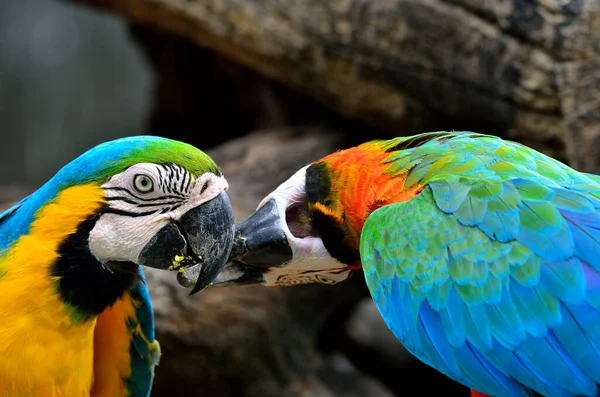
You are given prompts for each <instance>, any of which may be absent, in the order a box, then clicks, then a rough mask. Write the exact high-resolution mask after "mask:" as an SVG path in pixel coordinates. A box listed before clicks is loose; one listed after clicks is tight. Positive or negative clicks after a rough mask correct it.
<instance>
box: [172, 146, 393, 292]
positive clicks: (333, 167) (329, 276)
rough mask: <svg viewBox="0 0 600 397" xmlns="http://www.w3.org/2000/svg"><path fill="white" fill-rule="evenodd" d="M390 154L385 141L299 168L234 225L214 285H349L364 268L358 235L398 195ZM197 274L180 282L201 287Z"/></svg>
mask: <svg viewBox="0 0 600 397" xmlns="http://www.w3.org/2000/svg"><path fill="white" fill-rule="evenodd" d="M389 149H390V144H389V143H386V142H370V143H366V144H363V145H360V146H357V147H354V148H350V149H346V150H341V151H338V152H335V153H332V154H330V155H328V156H326V157H324V158H322V159H320V160H318V161H316V162H314V163H312V164H310V165H308V166H306V167H304V168H302V169H300V170H299V171H297V172H296V173H295V174H294V175H293V176H292V177H291V178H289V179H288V180H287V181H285V182H284V183H282V184H281V185H280V186H279V187H278V188H277V189H275V190H274V191H273V192H272V193H270V194H269V195H268V196H267V197H265V198H264V199H263V200H262V202H261V203H260V204H259V206H258V209H257V210H256V212H255V213H254V214H252V215H251V216H250V217H248V218H247V219H246V220H244V221H243V222H241V223H240V224H238V225H237V226H236V236H235V242H234V246H233V249H232V252H231V256H230V261H229V263H228V264H227V265H226V266H225V267H224V269H223V271H222V272H221V273H220V274H219V275H218V276H217V277H216V279H215V280H214V283H213V284H212V285H214V286H220V285H237V284H251V283H261V284H263V285H266V286H273V287H278V286H287V285H293V284H306V283H321V284H336V283H338V282H340V281H343V280H346V279H347V278H348V277H349V276H350V274H351V273H352V270H355V269H359V268H360V267H361V262H360V253H359V245H360V235H361V231H362V228H363V225H364V223H365V221H366V219H367V217H368V216H369V215H370V214H371V213H372V212H373V211H374V210H376V209H377V208H379V207H381V206H383V205H386V204H388V203H391V202H394V201H397V200H398V196H399V195H400V194H401V193H400V192H401V190H402V189H401V188H402V186H403V183H404V179H403V178H397V177H392V176H391V175H390V174H389V172H388V168H389V164H386V159H388V158H389V157H390V155H391V153H390V150H389ZM201 269H202V266H195V267H190V268H188V269H187V270H186V271H185V272H182V274H179V275H178V277H179V282H180V284H182V285H183V286H186V287H192V286H194V285H196V286H195V287H194V291H193V292H195V291H197V290H199V288H198V286H197V284H196V279H197V277H198V274H199V272H200V270H201Z"/></svg>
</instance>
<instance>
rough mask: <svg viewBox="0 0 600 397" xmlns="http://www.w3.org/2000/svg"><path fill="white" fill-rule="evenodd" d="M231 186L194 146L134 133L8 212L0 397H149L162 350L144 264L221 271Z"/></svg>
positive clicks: (1, 244) (1, 235)
mask: <svg viewBox="0 0 600 397" xmlns="http://www.w3.org/2000/svg"><path fill="white" fill-rule="evenodd" d="M227 188H228V185H227V182H226V180H225V179H224V178H223V176H222V174H221V173H220V171H219V169H218V168H217V166H216V165H215V163H214V162H213V161H212V160H211V159H210V157H208V156H207V155H206V154H204V153H203V152H201V151H200V150H198V149H196V148H194V147H193V146H190V145H187V144H184V143H181V142H177V141H173V140H169V139H164V138H159V137H150V136H138V137H129V138H123V139H119V140H115V141H111V142H108V143H104V144H101V145H99V146H97V147H95V148H93V149H91V150H89V151H88V152H86V153H84V154H83V155H81V156H80V157H79V158H77V159H75V160H74V161H72V162H71V163H69V164H68V165H66V166H65V167H64V168H62V169H61V170H60V171H59V172H58V173H57V174H56V175H55V176H54V177H53V178H52V179H50V180H49V181H48V182H47V183H46V184H44V185H43V186H42V187H41V188H40V189H39V190H37V191H36V192H34V193H33V194H32V195H30V196H29V197H27V198H25V199H23V200H22V201H21V202H19V203H18V204H17V205H15V206H14V207H12V208H10V209H9V210H7V211H5V212H4V213H3V214H2V215H0V291H1V293H0V396H10V397H15V396H50V397H52V396H56V397H58V396H66V397H83V396H94V397H100V396H106V397H119V396H131V397H134V396H135V397H138V396H148V395H149V393H150V389H151V386H152V379H153V376H154V366H155V365H156V364H157V362H158V358H159V356H160V348H159V344H158V342H157V341H156V340H155V339H154V323H153V321H154V320H153V312H152V304H151V301H150V296H149V294H148V289H147V287H146V284H145V279H144V274H143V272H142V270H141V268H140V265H145V266H150V267H155V268H161V269H171V270H173V269H184V268H185V267H186V266H189V265H190V264H193V263H207V264H212V265H213V266H215V267H216V268H219V267H220V266H222V265H223V264H224V263H225V261H226V259H227V256H228V254H229V250H230V248H231V243H232V239H233V212H232V209H231V205H230V204H229V200H228V198H227V195H226V193H225V190H226V189H227ZM215 274H216V273H213V274H210V273H207V274H204V276H203V277H206V279H207V280H211V279H212V278H213V277H214V275H215Z"/></svg>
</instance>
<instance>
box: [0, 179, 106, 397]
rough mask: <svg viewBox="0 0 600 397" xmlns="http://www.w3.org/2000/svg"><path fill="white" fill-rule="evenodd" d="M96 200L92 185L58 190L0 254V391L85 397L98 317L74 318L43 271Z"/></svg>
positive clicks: (91, 372)
mask: <svg viewBox="0 0 600 397" xmlns="http://www.w3.org/2000/svg"><path fill="white" fill-rule="evenodd" d="M102 203H103V194H102V190H101V189H100V188H99V187H97V186H96V185H83V186H77V187H72V188H69V189H66V190H64V191H62V192H61V193H60V194H59V195H58V197H57V198H56V199H55V200H53V201H52V202H51V203H49V204H47V205H46V206H44V207H43V208H41V209H40V210H39V211H38V213H37V214H36V216H35V220H34V222H33V223H32V225H31V228H30V230H29V234H27V235H24V236H22V237H20V238H19V239H18V240H17V242H16V243H15V244H14V245H13V246H12V247H11V248H10V249H9V250H8V251H7V252H6V253H5V254H4V255H3V256H2V257H0V397H4V396H11V397H18V396H48V397H54V396H56V397H58V396H69V397H79V396H90V393H91V390H92V386H93V381H94V331H95V327H96V322H97V321H96V320H90V321H86V322H83V323H80V324H75V323H73V321H72V319H71V316H70V314H69V312H68V311H67V308H66V306H65V304H64V303H63V302H62V301H61V300H60V297H59V295H58V292H57V290H56V280H55V279H53V278H52V277H51V274H50V270H51V265H52V263H54V261H55V260H56V259H57V257H58V254H57V250H58V248H59V246H60V243H61V242H62V241H63V240H64V239H65V237H66V236H68V235H69V234H72V233H74V232H75V231H76V230H77V226H78V225H79V224H80V223H81V222H82V221H84V220H85V219H86V218H87V217H88V216H89V215H90V214H92V213H93V212H94V211H95V210H97V209H98V208H99V206H100V205H102Z"/></svg>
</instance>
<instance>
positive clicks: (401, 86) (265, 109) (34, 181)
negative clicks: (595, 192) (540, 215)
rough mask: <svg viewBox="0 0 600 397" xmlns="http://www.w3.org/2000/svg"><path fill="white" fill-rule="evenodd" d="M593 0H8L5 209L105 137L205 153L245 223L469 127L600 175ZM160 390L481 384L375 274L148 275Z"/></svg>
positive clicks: (225, 394) (404, 391)
mask: <svg viewBox="0 0 600 397" xmlns="http://www.w3.org/2000/svg"><path fill="white" fill-rule="evenodd" d="M599 10H600V5H599V2H598V1H596V0H583V1H581V0H577V1H575V0H573V1H569V0H565V1H561V2H548V1H543V0H532V1H530V2H523V1H517V0H515V1H504V0H491V1H486V2H480V3H477V2H473V1H470V0H453V1H443V0H432V1H428V2H422V3H421V2H414V1H408V0H391V1H371V2H364V1H361V0H305V1H298V2H284V1H276V0H246V1H245V2H238V1H234V0H187V1H184V0H161V1H147V0H79V1H67V0H4V1H2V2H0V131H1V134H2V135H1V137H2V145H0V205H2V206H8V205H10V204H11V203H12V202H14V201H15V200H17V199H19V198H20V197H22V196H24V195H25V194H27V193H29V192H30V191H31V190H32V189H35V188H36V187H38V186H39V185H40V184H41V183H43V182H44V181H45V180H47V179H48V178H49V177H50V176H52V175H53V174H54V173H55V172H56V171H57V170H58V169H59V168H60V167H61V166H62V165H64V164H65V163H67V162H68V161H70V160H71V159H73V158H74V157H76V156H77V155H79V154H80V153H82V152H83V151H84V150H86V149H89V148H90V147H92V146H94V145H96V144H98V143H100V142H103V141H106V140H109V139H114V138H117V137H121V136H127V135H138V134H155V135H162V136H167V137H171V138H175V139H180V140H184V141H187V142H189V143H192V144H194V145H196V146H197V147H199V148H201V149H203V150H206V151H207V152H208V153H209V154H210V155H211V156H212V157H213V158H214V159H215V160H216V161H217V163H218V164H219V165H220V166H221V167H222V169H223V171H224V172H225V174H226V176H227V178H228V180H229V181H230V185H231V199H232V203H233V206H234V211H235V214H236V217H237V220H238V221H239V220H241V219H243V218H244V217H245V216H247V215H248V214H250V213H251V212H252V211H253V210H254V209H255V207H256V205H257V204H258V202H259V201H260V200H261V199H262V197H264V196H265V195H266V194H267V193H268V192H270V191H271V190H272V189H273V188H274V187H276V186H277V185H278V184H279V183H280V182H282V181H283V180H285V179H287V177H288V176H290V175H291V174H292V173H293V172H294V171H295V170H297V169H298V168H300V167H302V166H303V165H305V164H307V163H308V162H310V161H312V160H315V159H318V158H320V157H322V156H324V155H326V154H328V153H330V152H332V151H335V150H337V149H340V148H344V147H349V146H352V145H355V144H357V143H359V142H363V141H366V140H369V139H374V138H382V137H392V136H400V135H409V134H414V133H419V132H424V131H432V130H442V129H446V130H450V129H454V130H463V129H466V130H473V131H478V132H483V133H491V134H496V135H500V136H503V137H506V138H510V139H513V140H517V141H520V142H523V143H525V144H528V145H530V146H533V147H535V148H536V149H539V150H541V151H543V152H545V153H548V154H549V155H551V156H553V157H555V158H557V159H559V160H561V161H564V162H567V163H569V164H570V165H572V166H574V167H576V168H578V169H580V170H585V171H589V172H598V171H599V164H600V163H599V161H598V150H599V148H600V140H599V138H598V137H599V136H600V95H598V93H599V92H600V91H599V90H600V72H598V71H599V70H600V46H599V45H598V43H600V31H598V29H597V26H600V21H599V19H600V11H599ZM149 283H150V289H151V294H152V298H153V301H154V305H155V315H156V327H157V334H158V339H159V340H160V342H161V344H162V346H163V354H164V356H163V359H162V361H161V365H160V367H159V368H158V370H157V378H156V382H155V388H154V391H153V396H179V395H181V396H184V395H186V396H189V395H199V396H204V395H206V396H219V397H221V396H222V397H229V396H248V397H259V396H261V397H262V396H267V397H269V396H273V397H275V396H307V397H308V396H314V397H321V396H323V397H329V396H356V397H363V396H368V397H371V396H372V397H376V396H377V397H380V396H383V397H385V396H401V395H413V394H416V393H417V392H416V391H415V390H419V391H418V393H419V394H421V393H426V394H428V395H435V394H438V393H442V395H444V396H467V395H468V391H467V390H466V389H465V388H463V387H461V386H458V385H456V384H455V383H453V382H451V381H449V380H448V379H447V378H445V377H444V376H442V375H440V374H438V373H437V372H435V371H433V370H431V369H429V368H427V367H426V366H425V365H423V364H421V363H419V362H417V361H416V360H414V359H413V358H411V357H410V356H409V355H408V354H407V353H406V352H405V351H404V349H403V348H402V346H401V345H400V343H399V342H398V341H397V340H396V339H395V338H394V337H393V336H392V335H391V333H390V332H389V331H388V329H387V327H385V325H384V324H383V322H382V320H381V319H380V317H379V314H378V312H377V310H376V308H375V307H374V305H373V303H372V302H371V300H370V298H369V296H368V292H367V291H366V287H365V285H364V279H363V278H362V275H360V274H356V275H354V277H352V279H350V280H349V281H347V282H344V283H342V284H339V285H336V286H318V285H312V286H298V287H293V288H287V289H281V290H276V291H275V290H267V289H265V288H262V287H244V288H234V289H230V288H223V289H218V290H209V291H205V292H203V293H202V294H199V295H196V296H194V297H193V298H188V297H187V291H183V290H182V289H181V288H179V287H178V285H177V283H176V282H175V280H174V279H173V278H172V277H171V275H170V274H167V275H163V274H161V273H155V272H151V273H150V274H149Z"/></svg>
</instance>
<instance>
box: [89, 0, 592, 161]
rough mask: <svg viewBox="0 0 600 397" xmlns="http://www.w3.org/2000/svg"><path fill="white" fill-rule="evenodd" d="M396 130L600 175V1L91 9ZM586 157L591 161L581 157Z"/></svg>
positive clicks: (225, 2)
mask: <svg viewBox="0 0 600 397" xmlns="http://www.w3.org/2000/svg"><path fill="white" fill-rule="evenodd" d="M79 1H84V2H86V3H90V4H94V5H97V6H101V7H103V8H105V9H109V10H112V11H114V12H117V13H119V14H121V15H124V16H126V17H127V18H128V19H130V20H131V21H132V22H133V23H135V24H142V25H146V26H150V27H152V28H155V29H158V30H162V31H165V32H170V33H175V34H177V35H180V36H183V37H186V38H189V39H190V40H192V41H194V42H196V43H197V44H198V45H200V46H203V47H208V48H211V49H214V50H216V51H218V52H220V53H221V54H223V55H225V56H227V57H230V58H232V59H234V60H236V61H238V62H240V63H242V64H244V65H246V66H248V67H250V68H252V69H254V70H256V71H259V72H260V73H262V74H264V75H266V76H269V77H271V78H274V79H276V80H279V81H281V82H284V83H285V84H287V85H289V86H291V87H293V88H295V89H297V90H299V91H301V92H304V93H307V94H309V95H311V96H312V97H314V98H316V99H317V100H319V101H320V102H321V103H323V104H326V105H327V106H330V107H332V108H334V109H335V110H336V111H337V112H339V113H340V114H342V115H344V116H346V117H350V118H357V119H360V120H362V121H366V122H368V123H371V124H373V125H377V126H379V127H383V128H385V129H386V130H388V131H389V132H390V133H391V134H393V135H401V134H406V133H411V132H417V131H420V130H422V129H434V128H435V129H438V128H445V129H458V128H473V129H475V128H477V129H479V130H485V131H488V132H492V133H498V134H507V135H508V136H509V137H511V138H515V139H519V140H522V141H525V142H527V143H531V144H533V145H537V146H538V147H540V148H542V149H549V150H554V152H551V154H555V155H557V156H560V154H561V150H560V148H559V149H558V150H556V147H557V146H562V145H563V144H564V145H566V146H567V149H568V150H567V153H568V155H569V157H568V159H569V160H570V161H571V162H572V163H573V164H574V165H575V166H577V167H580V168H585V169H587V170H596V169H598V166H597V164H596V158H597V153H596V152H597V150H596V144H595V142H596V139H597V137H598V136H599V135H600V123H599V122H598V119H600V116H599V114H600V95H598V94H597V92H598V89H599V88H600V72H599V70H600V68H599V67H598V66H599V64H600V55H599V52H600V48H599V46H598V45H597V42H598V40H599V39H600V28H599V27H600V12H599V8H600V6H599V2H598V1H597V0H571V1H561V2H548V1H542V0H532V1H529V2H524V1H520V0H508V1H500V0H498V1H487V2H481V1H479V0H388V1H384V0H378V1H370V2H367V1H361V0H304V1H284V0H244V1H239V0H79ZM582 153H584V154H585V155H584V156H582V155H581V154H582Z"/></svg>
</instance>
